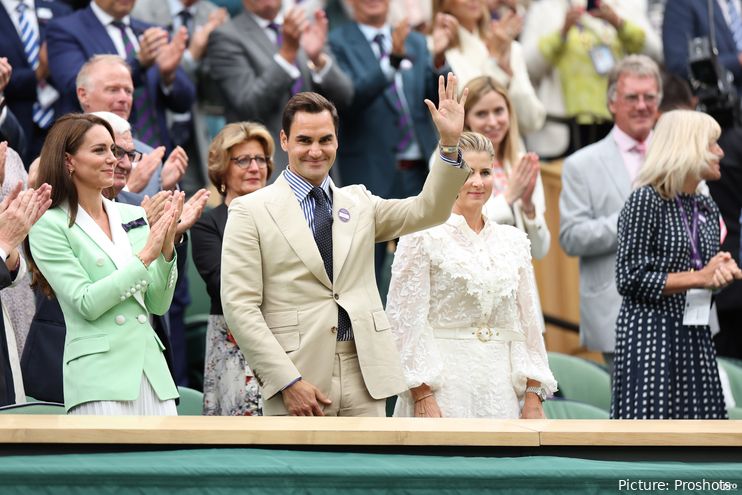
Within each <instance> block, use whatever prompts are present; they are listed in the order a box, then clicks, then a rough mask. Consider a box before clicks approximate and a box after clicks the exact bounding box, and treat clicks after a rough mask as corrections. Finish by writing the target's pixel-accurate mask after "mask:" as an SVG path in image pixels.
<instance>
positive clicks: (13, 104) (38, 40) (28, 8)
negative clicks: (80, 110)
mask: <svg viewBox="0 0 742 495" xmlns="http://www.w3.org/2000/svg"><path fill="white" fill-rule="evenodd" d="M71 12H72V9H70V8H69V7H68V6H67V5H65V4H64V3H62V2H59V1H56V0H54V1H40V0H39V1H35V0H2V8H0V46H1V47H2V50H0V55H2V56H3V57H4V58H6V62H7V63H9V64H10V65H11V66H12V67H13V74H12V76H11V77H10V82H9V83H8V85H7V87H6V88H5V90H4V93H5V98H6V102H5V103H6V105H7V106H8V108H9V109H10V110H11V111H12V112H13V115H15V118H16V119H18V122H19V123H20V125H21V128H22V129H23V132H24V134H25V136H26V141H27V144H28V149H27V150H25V152H24V151H23V150H21V149H20V148H16V151H19V152H20V153H21V156H22V158H23V162H24V163H26V164H30V163H31V161H32V160H33V159H34V158H36V157H37V156H38V155H39V152H40V151H41V146H42V145H43V144H44V138H45V137H46V132H47V129H48V128H49V126H50V125H51V124H52V123H53V122H54V119H55V117H57V116H59V115H60V114H61V113H60V112H62V111H63V108H62V107H61V106H60V101H59V92H58V90H59V91H61V89H60V88H59V86H58V85H56V84H53V83H52V82H50V81H49V65H48V56H47V43H46V28H47V25H48V24H49V22H50V21H51V20H52V19H57V18H60V17H64V16H66V15H68V14H70V13H71ZM0 90H2V88H1V87H0Z"/></svg>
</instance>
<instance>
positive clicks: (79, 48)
mask: <svg viewBox="0 0 742 495" xmlns="http://www.w3.org/2000/svg"><path fill="white" fill-rule="evenodd" d="M152 26H153V24H148V23H146V22H142V21H138V20H136V19H133V18H132V19H131V28H132V30H133V31H134V33H135V34H136V35H137V36H138V35H140V34H142V33H143V32H144V31H145V30H146V29H147V28H149V27H152ZM47 43H48V50H49V69H50V71H51V77H52V80H53V81H54V83H55V84H56V87H57V88H59V91H60V93H62V98H61V101H62V110H63V111H64V112H65V113H66V112H79V111H80V104H79V102H78V101H77V93H76V89H75V79H76V78H77V73H78V72H79V71H80V68H81V67H82V66H83V64H84V63H85V62H86V61H87V60H88V59H89V58H90V57H92V56H93V55H97V54H101V53H113V54H116V53H118V52H117V51H116V46H115V45H114V44H113V41H112V40H111V37H110V36H108V32H107V31H106V28H105V26H103V25H102V24H101V23H100V21H99V20H98V18H97V17H95V14H94V13H93V10H92V9H91V8H90V6H88V7H86V8H84V9H82V10H78V11H77V12H75V13H74V14H72V15H70V16H68V17H66V18H65V19H64V20H61V21H52V22H51V23H49V28H48V30H47ZM127 62H128V63H129V65H130V66H131V69H132V79H133V80H134V86H135V87H140V86H142V85H145V86H146V87H147V89H148V90H149V94H150V95H152V97H153V98H154V99H155V102H154V103H155V106H156V110H157V123H158V127H159V129H160V136H163V138H164V139H166V142H164V143H162V144H163V145H164V146H165V147H167V149H168V151H169V150H171V149H172V143H171V142H170V137H169V131H168V127H167V120H166V118H165V110H166V109H168V110H172V111H173V112H188V111H190V109H191V105H192V104H193V101H194V99H195V96H196V92H195V89H194V86H193V83H192V82H191V81H190V79H188V76H187V75H186V73H185V72H184V71H183V69H181V68H178V69H177V71H176V75H175V81H174V82H173V84H172V87H171V90H170V91H169V92H168V94H165V92H163V91H162V88H161V84H160V82H161V79H160V71H159V69H158V68H157V66H156V65H152V66H151V67H149V68H148V69H145V68H143V67H141V66H140V65H139V61H138V60H137V59H136V58H131V59H129V60H127ZM134 131H135V132H136V129H134Z"/></svg>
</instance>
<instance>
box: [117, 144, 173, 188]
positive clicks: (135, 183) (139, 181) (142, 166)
mask: <svg viewBox="0 0 742 495" xmlns="http://www.w3.org/2000/svg"><path fill="white" fill-rule="evenodd" d="M164 156H165V147H164V146H158V147H157V148H155V149H153V150H152V151H151V152H149V153H144V154H143V155H142V158H141V160H139V162H138V163H137V164H136V166H132V168H131V172H129V178H128V179H127V180H126V187H127V188H128V189H129V191H131V192H133V193H138V192H140V191H141V190H142V189H144V188H145V186H146V185H147V184H149V181H150V179H151V178H152V174H153V173H154V172H155V170H157V167H159V166H160V163H162V158H163V157H164ZM132 165H133V164H132Z"/></svg>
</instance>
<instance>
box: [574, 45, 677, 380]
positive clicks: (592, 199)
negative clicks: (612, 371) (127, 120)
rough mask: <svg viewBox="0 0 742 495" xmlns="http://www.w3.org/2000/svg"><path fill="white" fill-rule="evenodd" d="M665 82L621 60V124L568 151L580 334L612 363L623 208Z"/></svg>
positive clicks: (646, 61)
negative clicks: (578, 147)
mask: <svg viewBox="0 0 742 495" xmlns="http://www.w3.org/2000/svg"><path fill="white" fill-rule="evenodd" d="M661 98H662V82H661V78H660V73H659V69H658V68H657V64H656V63H654V61H652V59H650V58H649V57H647V56H645V55H630V56H628V57H626V58H624V59H623V60H621V61H620V62H619V63H618V64H617V65H616V66H615V67H614V69H613V70H612V71H611V73H610V75H609V78H608V108H609V110H610V111H611V113H612V114H613V119H614V122H615V125H614V127H613V129H612V130H611V131H610V133H609V134H608V136H606V137H605V138H604V139H602V140H601V141H598V142H597V143H594V144H592V145H590V146H587V147H585V148H583V149H581V150H579V151H577V152H576V153H574V154H573V155H570V156H569V157H567V159H566V160H565V162H564V170H563V172H562V193H561V196H560V197H559V213H560V218H561V219H560V225H559V243H560V244H561V246H562V249H564V251H565V252H566V253H567V254H568V255H570V256H579V257H580V340H581V343H582V344H583V345H585V346H586V347H587V348H588V349H590V350H593V351H599V352H602V353H603V356H604V358H605V359H606V362H607V363H608V365H609V367H611V368H612V365H613V350H614V346H615V340H616V339H615V332H616V318H617V317H618V310H619V309H620V306H621V296H620V295H619V294H618V291H617V290H616V282H615V265H616V242H617V240H616V230H617V228H618V214H619V213H620V211H621V208H623V205H624V202H625V201H626V199H627V198H628V197H629V193H631V190H632V182H633V181H634V179H635V178H636V175H637V173H638V171H639V168H640V167H641V166H642V164H643V163H644V157H645V155H646V150H647V145H648V142H649V141H650V140H651V134H652V128H653V127H654V123H655V121H656V120H657V116H658V114H657V109H658V106H659V102H660V99H661Z"/></svg>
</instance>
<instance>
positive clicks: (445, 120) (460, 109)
mask: <svg viewBox="0 0 742 495" xmlns="http://www.w3.org/2000/svg"><path fill="white" fill-rule="evenodd" d="M456 86H457V79H456V76H455V75H453V73H452V72H449V73H448V81H446V79H445V78H444V77H443V76H440V77H439V78H438V108H436V107H435V105H434V104H433V102H432V101H430V100H428V99H426V100H425V104H426V105H427V106H428V110H430V116H431V117H432V119H433V123H434V124H435V127H436V129H438V134H439V135H440V138H441V145H442V146H457V145H458V143H459V138H460V137H461V133H462V132H463V131H464V104H465V103H466V98H467V96H468V95H469V88H464V91H463V92H462V94H461V98H460V99H457V97H456V89H457V88H456Z"/></svg>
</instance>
